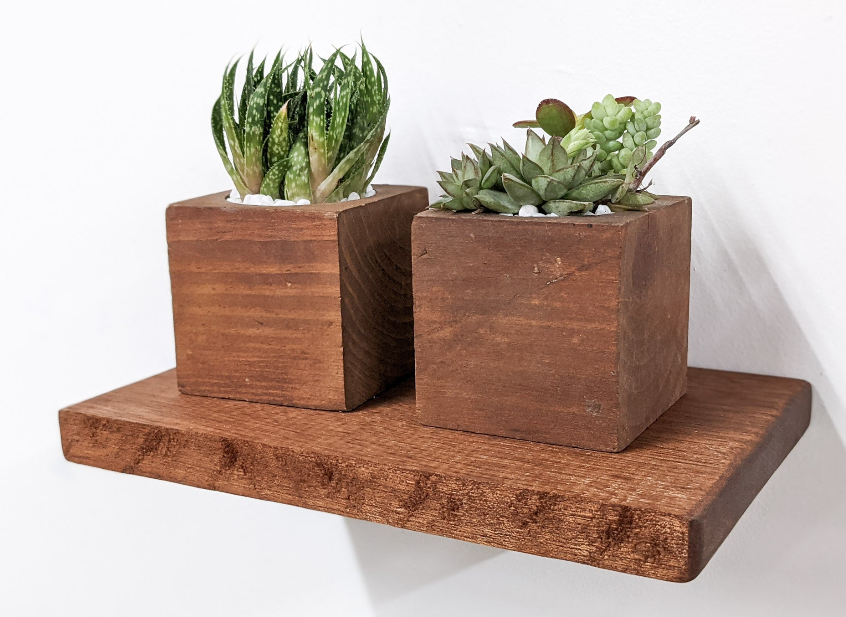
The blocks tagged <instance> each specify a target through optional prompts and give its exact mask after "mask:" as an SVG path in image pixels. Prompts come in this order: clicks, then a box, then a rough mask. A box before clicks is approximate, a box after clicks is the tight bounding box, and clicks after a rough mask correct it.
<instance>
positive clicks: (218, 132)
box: [211, 97, 249, 195]
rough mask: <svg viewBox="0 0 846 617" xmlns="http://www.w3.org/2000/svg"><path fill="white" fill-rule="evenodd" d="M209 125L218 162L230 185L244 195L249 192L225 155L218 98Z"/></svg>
mask: <svg viewBox="0 0 846 617" xmlns="http://www.w3.org/2000/svg"><path fill="white" fill-rule="evenodd" d="M211 124H212V135H214V143H215V146H217V153H218V154H219V155H220V160H221V161H223V167H224V168H225V169H226V173H227V174H229V177H230V178H231V179H232V183H233V184H234V185H235V189H236V190H237V191H238V193H239V194H240V195H246V194H247V193H248V192H249V191H248V190H247V185H246V184H244V181H243V180H242V179H241V176H240V175H238V172H237V171H236V170H235V167H234V166H233V165H232V162H231V161H230V160H229V155H228V154H227V153H226V142H225V137H224V134H223V106H222V105H221V103H220V97H218V98H217V100H216V101H215V103H214V107H213V108H212V117H211Z"/></svg>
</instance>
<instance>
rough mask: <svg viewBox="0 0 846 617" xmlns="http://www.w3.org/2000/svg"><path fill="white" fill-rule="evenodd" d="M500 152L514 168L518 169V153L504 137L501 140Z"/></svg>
mask: <svg viewBox="0 0 846 617" xmlns="http://www.w3.org/2000/svg"><path fill="white" fill-rule="evenodd" d="M502 153H503V154H504V155H505V158H506V159H508V162H509V163H511V166H512V167H513V168H514V169H515V170H519V169H520V154H519V153H518V152H517V150H515V149H514V148H512V147H511V144H509V143H508V142H507V141H505V140H504V139H503V140H502Z"/></svg>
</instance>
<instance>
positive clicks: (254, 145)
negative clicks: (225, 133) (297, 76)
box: [243, 80, 269, 193]
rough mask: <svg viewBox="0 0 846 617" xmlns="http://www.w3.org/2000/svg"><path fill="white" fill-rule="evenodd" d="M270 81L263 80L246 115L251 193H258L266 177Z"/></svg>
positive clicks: (244, 126)
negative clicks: (264, 148) (265, 127)
mask: <svg viewBox="0 0 846 617" xmlns="http://www.w3.org/2000/svg"><path fill="white" fill-rule="evenodd" d="M268 83H269V82H268V81H267V80H264V81H262V82H261V83H260V84H259V85H258V87H257V88H256V89H255V91H254V92H253V95H252V96H251V97H250V102H249V104H248V105H247V114H246V116H245V117H244V122H243V129H244V162H245V177H244V180H245V182H246V184H247V188H248V189H250V192H251V193H258V192H259V190H260V189H261V181H262V178H263V177H264V168H263V165H262V164H263V158H262V157H263V147H264V116H265V107H266V105H267V85H268Z"/></svg>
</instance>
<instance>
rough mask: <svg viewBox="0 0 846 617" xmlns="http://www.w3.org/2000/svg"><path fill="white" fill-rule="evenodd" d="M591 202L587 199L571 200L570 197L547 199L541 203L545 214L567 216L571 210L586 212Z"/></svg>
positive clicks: (591, 204)
mask: <svg viewBox="0 0 846 617" xmlns="http://www.w3.org/2000/svg"><path fill="white" fill-rule="evenodd" d="M591 206H593V203H592V202H589V201H573V200H570V199H555V200H553V201H548V202H546V203H545V204H544V205H543V211H544V212H546V213H547V214H557V215H558V216H567V215H569V214H572V213H573V212H587V211H588V210H589V209H590V208H591Z"/></svg>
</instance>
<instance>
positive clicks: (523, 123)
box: [511, 120, 540, 129]
mask: <svg viewBox="0 0 846 617" xmlns="http://www.w3.org/2000/svg"><path fill="white" fill-rule="evenodd" d="M511 126H513V127H514V128H515V129H539V128H540V124H538V122H537V120H518V121H517V122H515V123H514V124H512V125H511Z"/></svg>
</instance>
